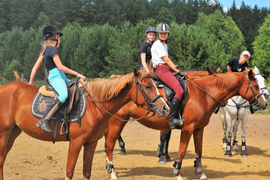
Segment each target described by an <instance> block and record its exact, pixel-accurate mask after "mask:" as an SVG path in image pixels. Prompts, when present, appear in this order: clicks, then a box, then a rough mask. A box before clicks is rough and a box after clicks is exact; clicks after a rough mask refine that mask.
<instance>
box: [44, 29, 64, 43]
mask: <svg viewBox="0 0 270 180" xmlns="http://www.w3.org/2000/svg"><path fill="white" fill-rule="evenodd" d="M55 35H59V36H62V35H63V33H61V32H60V30H59V29H58V28H57V27H56V26H54V25H49V26H46V27H45V28H44V29H43V30H42V39H43V41H45V40H46V39H48V38H50V37H53V36H55Z"/></svg>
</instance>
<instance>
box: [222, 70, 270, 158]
mask: <svg viewBox="0 0 270 180" xmlns="http://www.w3.org/2000/svg"><path fill="white" fill-rule="evenodd" d="M253 72H254V73H255V74H256V79H257V82H258V85H259V88H260V91H261V93H262V95H263V96H264V98H266V99H267V98H268V97H269V92H268V91H267V88H266V87H265V85H264V78H263V77H262V75H261V74H260V72H259V69H258V68H257V67H256V66H255V68H254V69H253ZM249 111H250V106H249V102H248V101H247V100H245V99H243V98H242V97H241V96H234V97H232V98H231V99H229V100H228V103H227V105H226V106H225V107H220V112H221V113H220V119H221V120H222V122H223V130H224V138H223V149H224V150H226V152H225V156H226V157H231V156H232V152H231V137H232V133H234V137H233V150H234V151H235V152H238V151H239V150H238V146H237V140H236V134H237V130H238V125H239V124H240V121H241V122H242V126H241V129H242V130H241V138H242V140H241V142H242V145H241V156H242V157H247V156H248V153H247V150H246V125H247V121H248V113H249ZM233 120H235V122H234V126H233V131H232V121H233ZM226 134H227V136H228V138H227V136H226Z"/></svg>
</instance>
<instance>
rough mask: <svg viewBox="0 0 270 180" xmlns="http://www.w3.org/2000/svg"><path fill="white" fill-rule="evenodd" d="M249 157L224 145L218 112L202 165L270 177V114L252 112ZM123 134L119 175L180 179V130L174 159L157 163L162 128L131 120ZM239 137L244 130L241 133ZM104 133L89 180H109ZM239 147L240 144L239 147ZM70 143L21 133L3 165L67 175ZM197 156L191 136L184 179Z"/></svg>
mask: <svg viewBox="0 0 270 180" xmlns="http://www.w3.org/2000/svg"><path fill="white" fill-rule="evenodd" d="M246 134H247V151H248V153H249V156H248V157H245V158H243V157H241V155H240V152H239V153H235V152H233V156H232V157H231V158H228V157H225V156H224V153H225V152H224V150H222V138H223V130H222V126H221V121H220V120H219V119H218V115H215V114H213V116H212V117H211V120H210V123H209V125H208V126H207V127H206V128H205V133H204V143H203V157H202V165H203V172H204V174H205V175H206V176H208V179H215V180H221V179H222V180H241V179H245V180H257V179H260V180H266V179H270V144H269V142H270V140H269V139H270V115H261V114H253V115H250V116H249V122H248V125H247V130H246ZM122 137H123V139H124V141H125V143H126V150H127V155H120V153H119V149H120V148H119V147H118V143H117V144H116V147H115V151H114V166H115V169H116V172H117V175H118V179H119V180H145V179H151V180H152V179H153V180H170V179H174V180H176V176H174V175H173V174H172V170H173V167H172V165H173V163H174V161H175V160H176V158H177V152H178V148H179V138H180V131H179V130H174V131H173V132H172V137H171V141H170V146H169V152H170V153H169V154H170V156H171V158H172V160H173V161H172V162H169V163H167V164H165V165H162V166H161V165H159V164H158V163H157V162H158V157H157V156H156V154H157V151H156V150H157V146H158V144H159V131H157V130H152V129H148V128H146V127H144V126H142V125H140V124H139V123H137V122H130V123H128V125H127V126H126V128H125V129H124V131H123V133H122ZM238 141H240V131H239V132H238ZM103 145H104V138H102V139H100V140H99V143H98V145H97V148H96V152H95V156H94V161H93V168H92V176H91V180H108V179H110V175H109V174H107V171H106V170H105V153H104V149H103ZM239 148H240V146H239ZM67 151H68V142H57V143H56V144H52V143H51V142H44V141H39V140H36V139H33V138H32V137H29V136H27V135H26V134H24V133H22V134H21V135H20V136H19V137H18V138H17V140H16V141H15V143H14V146H13V148H12V149H11V151H10V153H9V154H8V156H7V159H6V162H5V165H4V179H5V180H64V179H65V178H64V177H65V176H64V174H65V166H66V160H67ZM194 160H195V153H194V145H193V140H191V141H190V144H189V147H188V151H187V154H186V156H185V159H184V161H183V163H182V178H183V179H184V180H187V179H188V180H189V179H198V177H197V176H196V175H195V173H194V171H195V168H194V167H193V164H194ZM82 164H83V162H82V153H81V154H80V157H79V159H78V162H77V165H76V169H75V173H74V178H73V179H75V180H77V179H82Z"/></svg>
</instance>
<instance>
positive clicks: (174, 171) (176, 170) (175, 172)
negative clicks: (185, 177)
mask: <svg viewBox="0 0 270 180" xmlns="http://www.w3.org/2000/svg"><path fill="white" fill-rule="evenodd" d="M178 171H179V170H178V169H175V168H174V169H173V174H174V175H177V174H178ZM180 177H181V176H180Z"/></svg>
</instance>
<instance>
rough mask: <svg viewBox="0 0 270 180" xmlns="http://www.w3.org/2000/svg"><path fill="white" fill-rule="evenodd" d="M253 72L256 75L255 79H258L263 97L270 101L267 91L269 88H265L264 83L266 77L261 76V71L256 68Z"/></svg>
mask: <svg viewBox="0 0 270 180" xmlns="http://www.w3.org/2000/svg"><path fill="white" fill-rule="evenodd" d="M253 72H254V73H255V78H256V79H257V82H258V85H259V87H260V91H261V93H262V95H263V96H264V97H265V98H266V99H268V98H269V95H270V94H269V92H268V90H267V87H266V86H265V84H264V82H265V79H264V77H263V76H262V75H261V73H260V71H259V69H258V68H257V67H256V66H255V68H254V69H253Z"/></svg>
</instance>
